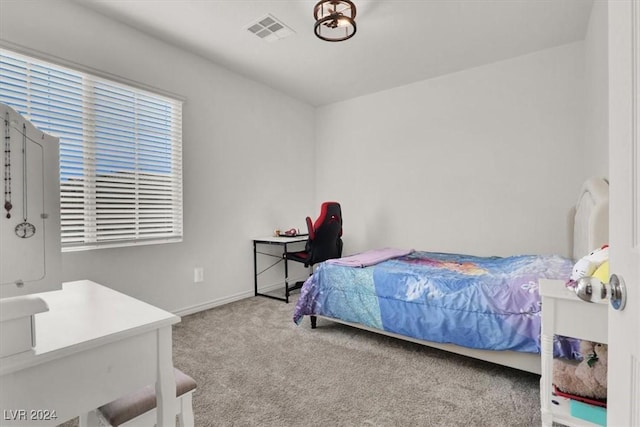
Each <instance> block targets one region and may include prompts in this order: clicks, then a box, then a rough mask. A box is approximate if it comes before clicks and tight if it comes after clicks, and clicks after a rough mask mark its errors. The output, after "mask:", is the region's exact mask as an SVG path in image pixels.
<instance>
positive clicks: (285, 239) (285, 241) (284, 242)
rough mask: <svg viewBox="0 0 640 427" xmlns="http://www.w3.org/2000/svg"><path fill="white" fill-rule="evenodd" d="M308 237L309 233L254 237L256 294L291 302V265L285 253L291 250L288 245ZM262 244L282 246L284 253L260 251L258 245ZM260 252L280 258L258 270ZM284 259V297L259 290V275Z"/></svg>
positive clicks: (303, 240)
mask: <svg viewBox="0 0 640 427" xmlns="http://www.w3.org/2000/svg"><path fill="white" fill-rule="evenodd" d="M308 238H309V236H308V235H299V236H293V237H289V236H278V237H264V238H259V239H253V272H254V286H255V295H256V296H258V295H260V296H263V297H267V298H273V299H277V300H279V301H284V302H286V303H288V302H289V292H290V291H291V289H289V267H288V265H287V259H286V258H285V257H284V256H283V255H284V253H285V252H290V249H289V247H288V246H289V245H291V244H295V243H298V244H299V243H300V242H306V241H307V239H308ZM260 245H278V246H282V247H283V248H282V254H281V255H275V254H272V253H268V252H260V251H259V250H258V246H260ZM258 254H260V255H265V256H269V257H273V258H278V260H277V261H275V262H274V263H273V264H271V265H269V266H268V267H267V268H265V269H263V270H262V271H258ZM283 261H284V298H281V297H278V296H275V295H269V294H263V293H260V292H258V276H259V275H260V274H262V273H264V272H265V271H267V270H268V269H270V268H271V267H274V266H275V265H277V264H279V263H281V262H283Z"/></svg>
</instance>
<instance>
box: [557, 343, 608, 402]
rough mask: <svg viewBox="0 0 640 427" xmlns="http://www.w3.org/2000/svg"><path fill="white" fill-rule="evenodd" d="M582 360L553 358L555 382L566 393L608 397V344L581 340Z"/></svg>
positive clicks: (595, 397) (590, 396) (600, 397)
mask: <svg viewBox="0 0 640 427" xmlns="http://www.w3.org/2000/svg"><path fill="white" fill-rule="evenodd" d="M580 353H581V354H582V357H583V359H582V361H581V362H578V361H575V360H568V359H560V358H556V359H553V384H555V386H556V387H558V388H559V389H560V391H563V392H565V393H569V394H575V395H577V396H582V397H588V398H592V399H606V398H607V358H608V347H607V345H606V344H600V343H595V342H592V341H581V342H580Z"/></svg>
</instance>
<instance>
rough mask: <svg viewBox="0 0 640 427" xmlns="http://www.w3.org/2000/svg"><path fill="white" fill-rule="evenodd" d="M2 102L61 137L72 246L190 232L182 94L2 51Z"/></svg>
mask: <svg viewBox="0 0 640 427" xmlns="http://www.w3.org/2000/svg"><path fill="white" fill-rule="evenodd" d="M0 102H3V103H5V104H8V105H9V106H11V107H13V108H14V109H15V110H16V111H18V112H19V113H20V114H22V115H24V116H25V117H26V118H27V119H28V120H30V121H31V122H32V123H34V124H35V125H36V126H38V128H39V129H41V130H43V131H45V132H48V133H51V134H52V135H55V136H57V137H59V138H60V212H61V239H62V248H63V251H65V250H66V251H70V250H82V249H93V248H97V247H104V246H127V245H134V244H144V243H158V242H169V241H180V240H181V239H182V102H181V101H178V100H175V99H171V98H168V97H166V96H162V95H158V94H155V93H152V92H149V91H146V90H141V89H139V88H135V87H132V86H128V85H125V84H122V83H119V82H114V81H110V80H107V79H105V78H101V77H97V76H94V75H90V74H87V73H85V72H79V71H76V70H72V69H69V68H65V67H62V66H59V65H54V64H51V63H47V62H44V61H40V60H36V59H33V58H30V57H27V56H22V55H18V54H16V53H14V52H11V51H7V50H0Z"/></svg>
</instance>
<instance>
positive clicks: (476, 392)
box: [66, 297, 541, 427]
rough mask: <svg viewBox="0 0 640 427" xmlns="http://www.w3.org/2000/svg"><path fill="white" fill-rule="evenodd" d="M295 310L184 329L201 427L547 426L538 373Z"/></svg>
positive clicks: (239, 314)
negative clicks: (296, 315) (298, 319)
mask: <svg viewBox="0 0 640 427" xmlns="http://www.w3.org/2000/svg"><path fill="white" fill-rule="evenodd" d="M293 309H294V305H293V304H292V303H290V304H285V303H283V302H279V301H275V300H270V299H267V298H263V297H255V298H249V299H246V300H242V301H238V302H235V303H231V304H227V305H225V306H221V307H217V308H214V309H211V310H208V311H206V312H201V313H197V314H194V315H191V316H186V317H184V318H183V319H182V322H181V323H180V324H178V325H177V326H176V327H175V329H174V364H175V365H176V366H177V367H178V368H180V369H181V370H183V371H184V372H186V373H187V374H189V375H191V376H192V377H193V378H194V379H195V380H196V381H197V383H198V389H197V391H196V393H195V395H194V401H193V403H194V413H195V424H196V426H203V427H204V426H491V427H497V426H539V425H540V423H541V421H540V403H539V394H538V393H539V379H540V377H539V376H537V375H533V374H529V373H525V372H521V371H517V370H514V369H510V368H505V367H501V366H498V365H494V364H490V363H485V362H480V361H476V360H474V359H469V358H465V357H462V356H456V355H453V354H450V353H446V352H443V351H440V350H435V349H431V348H427V347H424V346H420V345H417V344H413V343H408V342H404V341H400V340H396V339H392V338H388V337H384V336H381V335H376V334H373V333H369V332H366V331H360V330H357V329H354V328H350V327H347V326H343V325H338V324H334V323H331V322H327V321H323V320H319V321H318V329H315V330H312V329H311V328H310V325H309V320H308V319H306V318H305V320H304V322H303V325H302V326H296V325H295V324H294V323H293V322H292V320H291V315H292V313H293ZM73 424H74V423H67V424H66V425H73Z"/></svg>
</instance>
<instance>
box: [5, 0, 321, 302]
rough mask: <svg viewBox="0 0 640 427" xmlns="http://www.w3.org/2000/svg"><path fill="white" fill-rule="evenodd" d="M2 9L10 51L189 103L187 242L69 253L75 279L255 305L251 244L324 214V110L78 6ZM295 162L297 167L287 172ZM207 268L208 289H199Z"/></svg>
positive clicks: (136, 291) (141, 292)
mask: <svg viewBox="0 0 640 427" xmlns="http://www.w3.org/2000/svg"><path fill="white" fill-rule="evenodd" d="M1 9H2V10H1V12H2V13H0V39H2V40H3V41H8V42H11V43H15V44H18V45H21V46H23V47H26V48H29V49H35V50H37V51H40V52H45V53H46V54H48V55H54V56H57V57H60V58H62V59H64V60H65V61H72V62H75V63H78V64H81V65H83V66H86V67H92V68H95V69H99V70H104V71H105V72H108V73H113V74H115V75H118V76H121V77H123V78H127V79H131V80H134V81H138V82H141V83H144V84H146V85H151V86H154V87H158V88H162V89H164V90H167V91H170V92H173V93H177V94H180V95H182V96H184V97H186V98H187V101H186V103H185V105H184V117H183V118H184V124H183V126H184V127H183V131H184V138H183V141H184V142H183V144H184V145H183V150H184V161H183V169H184V215H185V216H184V226H185V230H184V242H183V243H178V244H169V245H154V246H143V247H135V248H123V249H102V250H96V251H87V252H78V253H66V254H64V255H63V274H64V279H65V280H75V279H82V278H87V279H92V280H95V281H97V282H100V283H103V284H105V285H108V286H110V287H112V288H114V289H117V290H120V291H123V292H125V293H127V294H130V295H132V296H134V297H138V298H140V299H143V300H145V301H147V302H150V303H152V304H155V305H158V306H160V307H162V308H165V309H168V310H172V311H176V310H178V311H179V310H184V309H186V308H189V307H194V306H198V305H200V304H207V303H209V302H214V303H215V302H216V301H217V302H221V301H226V300H228V299H233V298H236V297H238V296H248V295H252V291H253V258H252V245H251V238H253V237H256V236H263V235H268V234H270V233H271V231H272V230H273V229H274V228H275V227H276V226H279V227H283V228H284V227H290V226H296V227H301V228H302V227H303V226H304V218H305V216H306V215H307V214H308V213H309V212H310V211H311V210H312V209H316V205H315V203H314V201H315V200H314V198H313V194H312V192H313V190H312V189H313V185H314V176H313V167H314V162H313V155H312V153H313V146H314V138H315V135H314V131H313V128H314V124H313V123H314V110H313V108H312V107H310V106H308V105H306V104H304V103H301V102H298V101H296V100H293V99H291V98H288V97H287V96H285V95H283V94H281V93H280V92H277V91H274V90H272V89H270V88H268V87H266V86H264V85H261V84H259V83H256V82H254V81H251V80H247V79H245V78H242V77H240V76H239V75H237V74H234V73H232V72H230V71H228V70H226V69H223V68H221V67H218V66H216V65H213V64H212V63H210V62H207V61H205V60H203V59H201V58H199V57H197V56H195V55H191V54H188V53H186V52H184V51H182V50H180V49H177V48H174V47H172V46H169V45H167V44H165V43H162V42H160V41H158V40H155V39H152V38H150V37H147V36H145V35H143V34H142V33H140V32H137V31H135V30H133V29H131V28H130V27H127V26H124V25H121V24H118V23H116V22H114V21H112V20H110V19H107V18H105V17H103V16H101V15H99V14H96V13H94V12H92V11H90V10H87V9H85V8H83V7H82V6H80V5H77V4H76V3H72V2H68V1H57V0H56V1H45V0H38V1H6V0H2V4H1ZM285 153H286V156H287V157H288V158H293V159H296V161H295V162H287V163H286V164H283V162H282V158H283V157H284V156H285ZM310 171H311V172H310ZM309 189H311V190H309ZM291 195H293V196H291ZM196 266H201V267H204V276H205V281H204V283H201V284H193V283H192V280H193V268H194V267H196Z"/></svg>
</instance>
